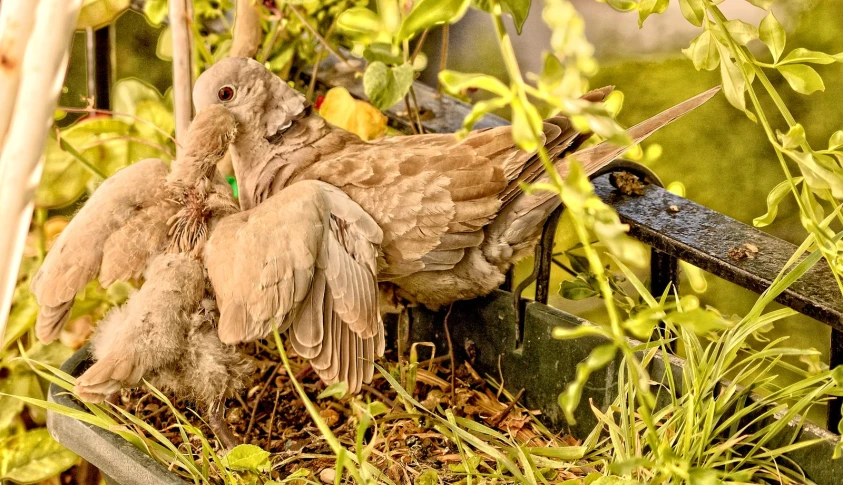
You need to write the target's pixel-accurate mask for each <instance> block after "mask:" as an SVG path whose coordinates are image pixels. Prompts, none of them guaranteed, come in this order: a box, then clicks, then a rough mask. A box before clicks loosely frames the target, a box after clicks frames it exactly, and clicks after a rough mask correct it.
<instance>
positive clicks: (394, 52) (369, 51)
mask: <svg viewBox="0 0 843 485" xmlns="http://www.w3.org/2000/svg"><path fill="white" fill-rule="evenodd" d="M363 58H364V59H366V60H367V61H369V62H377V61H380V62H383V63H384V64H403V63H404V56H403V54H402V52H401V49H399V48H398V47H396V46H394V45H392V44H387V43H386V42H373V43H372V44H369V45H368V46H366V49H364V50H363Z"/></svg>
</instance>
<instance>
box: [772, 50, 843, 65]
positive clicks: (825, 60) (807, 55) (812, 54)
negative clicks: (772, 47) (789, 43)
mask: <svg viewBox="0 0 843 485" xmlns="http://www.w3.org/2000/svg"><path fill="white" fill-rule="evenodd" d="M801 62H808V63H811V64H834V63H835V62H837V59H835V58H834V56H832V55H830V54H826V53H825V52H817V51H812V50H808V49H803V48H802V47H797V48H796V49H793V50H792V51H790V52H788V53H787V55H786V56H785V57H784V59H782V61H781V63H780V64H798V63H801Z"/></svg>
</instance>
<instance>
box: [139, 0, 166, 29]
mask: <svg viewBox="0 0 843 485" xmlns="http://www.w3.org/2000/svg"><path fill="white" fill-rule="evenodd" d="M143 13H144V15H146V19H147V20H148V21H149V23H151V24H152V25H161V22H163V21H164V19H165V18H167V0H146V1H145V2H144V4H143Z"/></svg>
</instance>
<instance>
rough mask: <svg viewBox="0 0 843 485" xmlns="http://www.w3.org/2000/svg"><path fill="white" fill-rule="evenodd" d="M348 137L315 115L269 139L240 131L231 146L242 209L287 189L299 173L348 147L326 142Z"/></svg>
mask: <svg viewBox="0 0 843 485" xmlns="http://www.w3.org/2000/svg"><path fill="white" fill-rule="evenodd" d="M349 135H350V134H349V133H348V132H346V131H345V130H341V129H340V128H336V127H334V126H331V125H329V124H328V123H327V122H325V120H324V119H323V118H322V117H321V116H319V115H318V114H316V113H314V114H312V115H310V116H308V117H306V118H303V119H301V120H298V121H296V122H294V123H293V124H292V125H291V126H290V127H289V128H288V129H286V130H285V131H284V132H283V133H279V134H278V135H276V136H272V137H268V138H267V137H266V136H265V134H264V133H263V132H261V131H260V130H257V129H256V130H248V131H247V130H244V129H241V131H240V132H239V133H238V136H237V139H236V140H235V142H234V144H233V145H232V147H231V159H232V164H233V166H234V175H235V176H236V177H237V188H238V192H239V198H240V207H241V209H243V210H248V209H251V208H252V207H254V206H256V205H258V204H260V203H261V202H263V201H264V200H266V199H267V198H269V197H270V196H272V195H273V194H274V193H276V192H278V191H280V190H281V189H283V188H284V187H286V186H287V185H288V184H289V183H290V182H291V180H293V178H294V177H295V176H296V174H298V173H300V172H301V171H302V170H304V169H306V168H307V167H309V166H311V165H313V164H314V163H317V162H318V161H319V160H320V159H321V158H322V157H324V156H325V155H327V154H329V153H332V152H334V151H336V150H338V149H340V148H342V147H344V146H345V144H344V143H337V144H332V143H325V142H324V141H325V140H326V139H330V138H334V137H340V138H345V137H347V136H349ZM350 136H354V135H350Z"/></svg>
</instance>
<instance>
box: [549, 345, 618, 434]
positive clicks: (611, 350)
mask: <svg viewBox="0 0 843 485" xmlns="http://www.w3.org/2000/svg"><path fill="white" fill-rule="evenodd" d="M617 351H618V348H617V346H615V344H612V343H608V344H603V345H598V346H597V347H595V348H594V349H593V350H592V351H591V353H589V354H588V357H587V358H586V359H585V360H584V361H582V362H580V363H579V364H577V378H576V379H575V380H574V381H572V382H570V383H569V384H568V387H567V388H566V389H565V392H563V393H562V394H560V395H559V406H560V407H562V410H563V411H564V412H565V417H566V418H567V419H568V422H569V423H571V424H574V423H575V422H576V420H575V419H574V409H576V407H577V406H578V405H579V402H580V399H581V398H582V390H583V388H584V386H585V383H586V382H587V381H588V377H589V376H590V375H591V374H592V373H593V372H595V371H598V370H600V369H602V368H604V367H606V366H607V365H609V363H611V362H612V359H614V358H615V354H616V353H617Z"/></svg>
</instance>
